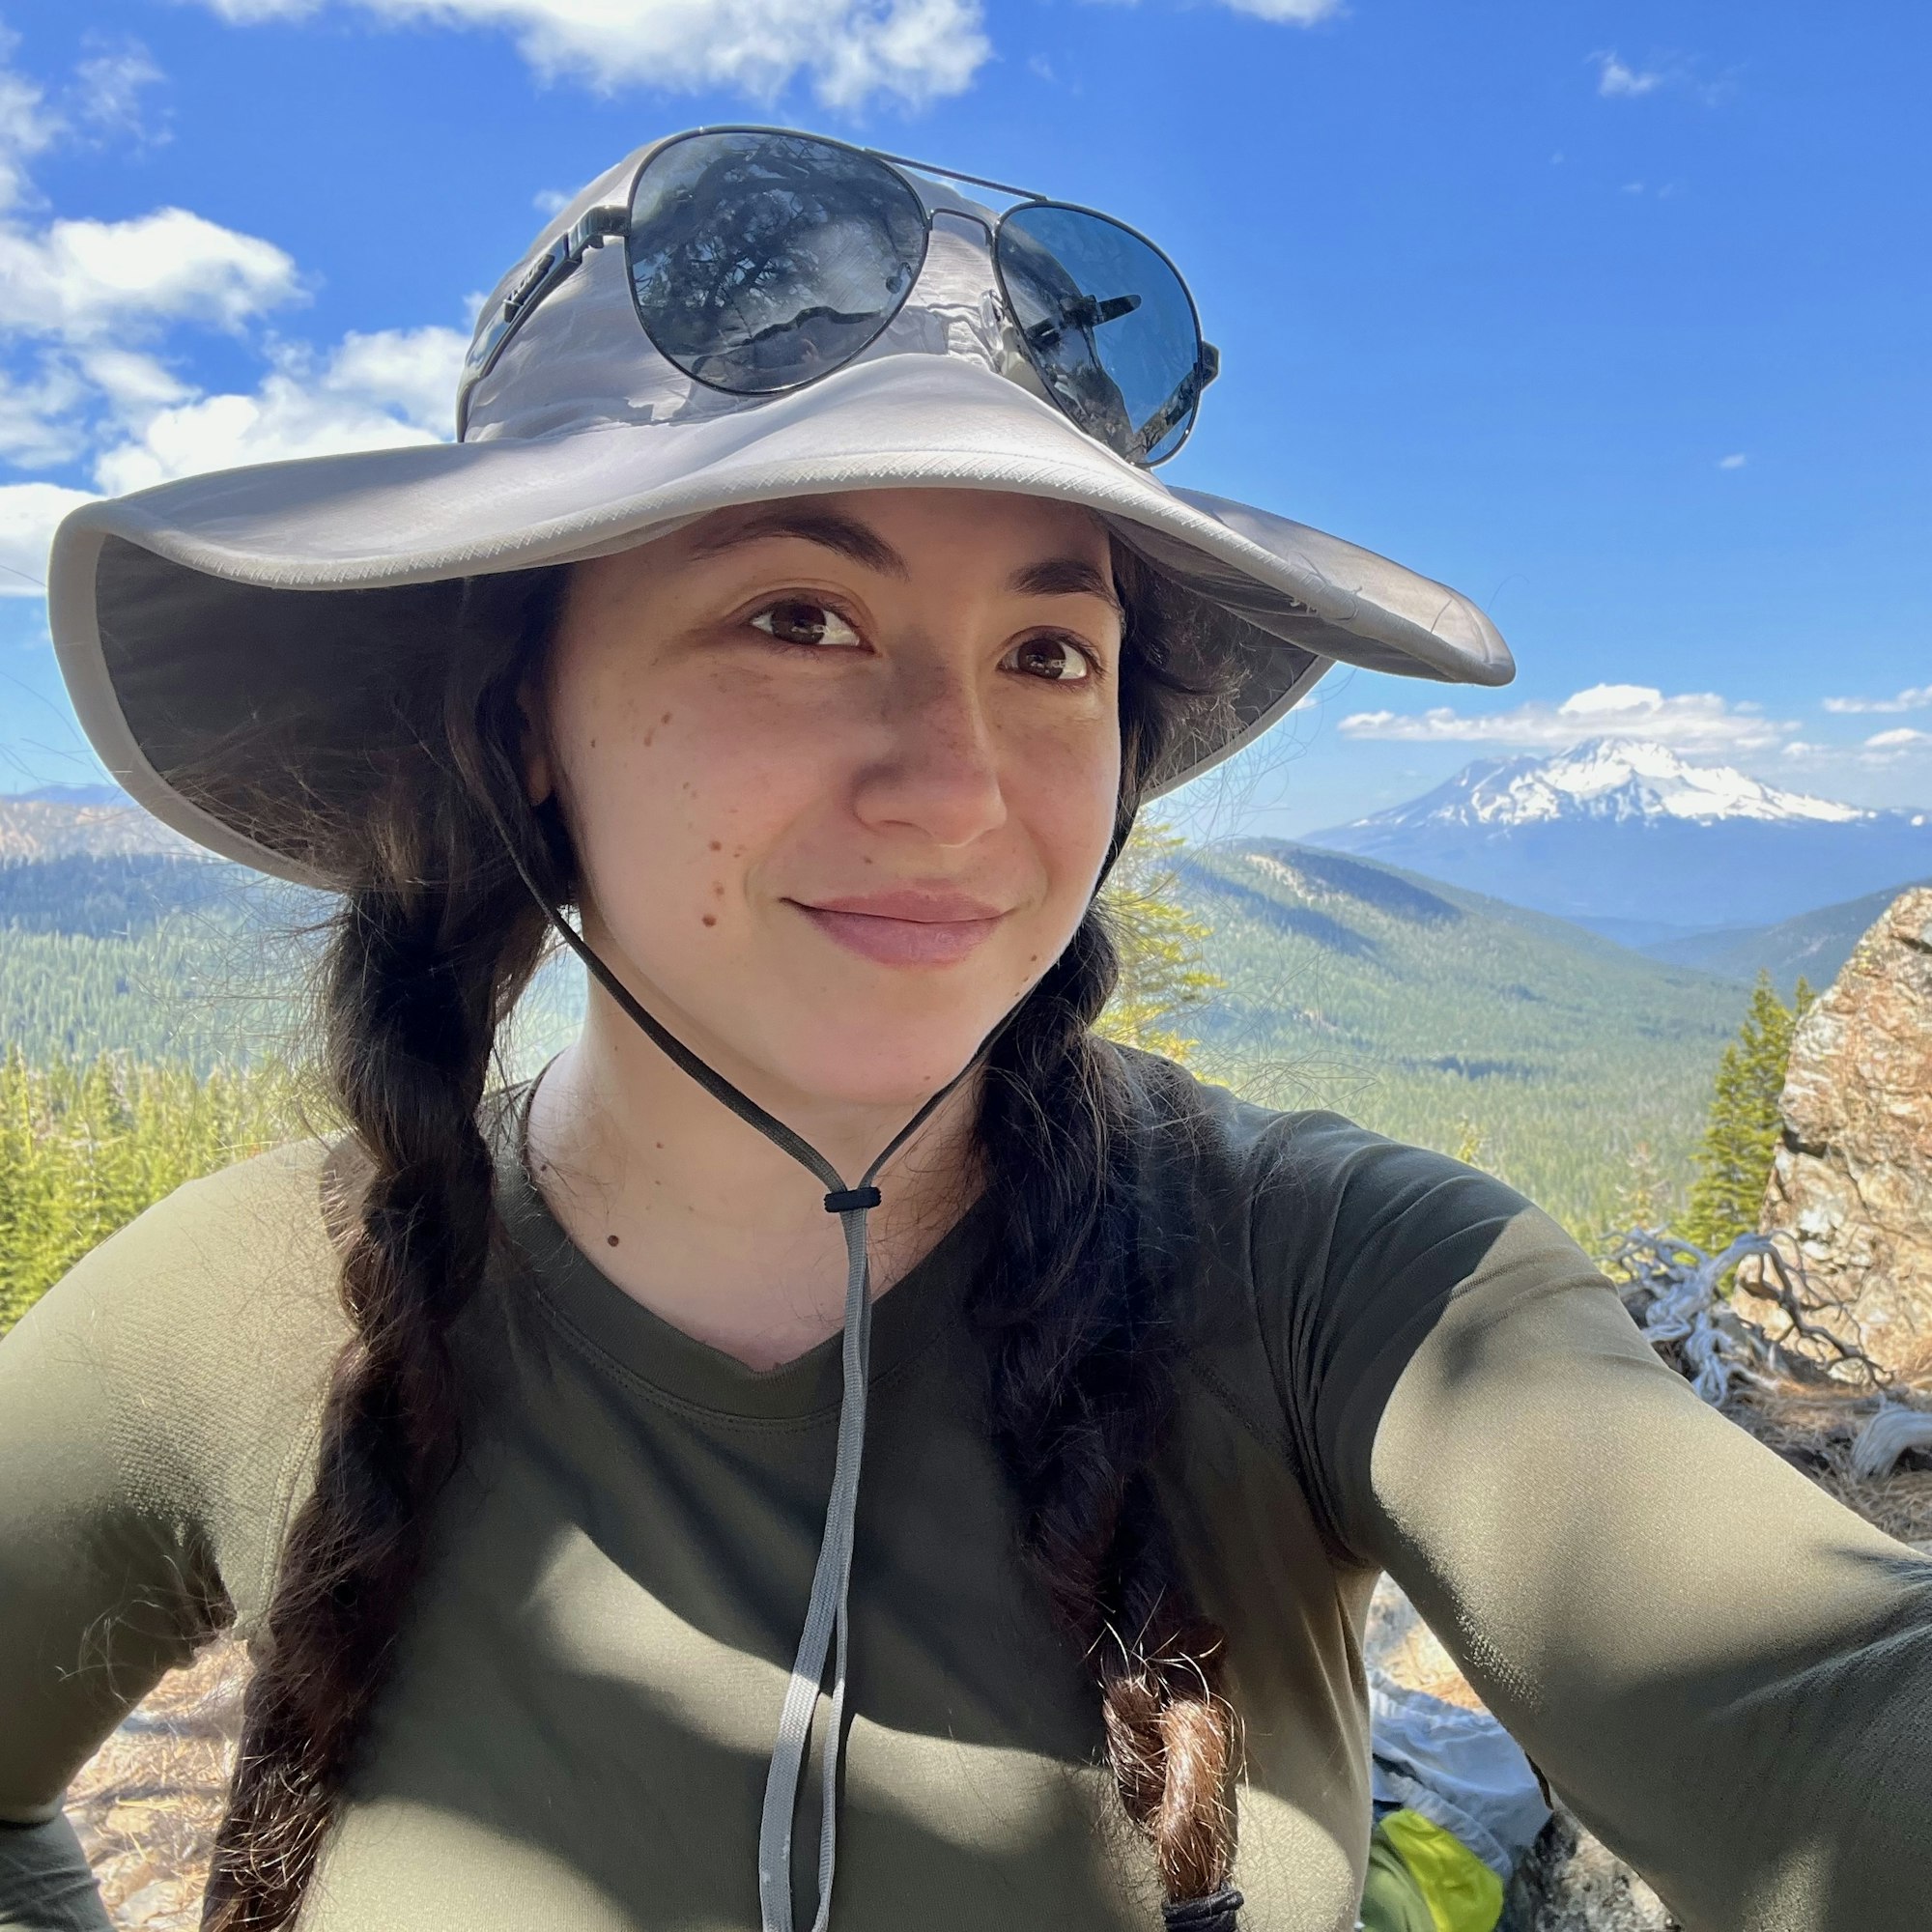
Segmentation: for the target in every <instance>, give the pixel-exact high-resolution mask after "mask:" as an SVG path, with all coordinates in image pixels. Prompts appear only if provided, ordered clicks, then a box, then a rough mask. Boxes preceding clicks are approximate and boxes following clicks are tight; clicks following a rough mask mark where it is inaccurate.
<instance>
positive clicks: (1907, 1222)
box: [1759, 887, 1932, 1369]
mask: <svg viewBox="0 0 1932 1932" xmlns="http://www.w3.org/2000/svg"><path fill="white" fill-rule="evenodd" d="M1778 1111H1779V1112H1780V1114H1781V1115H1782V1116H1783V1122H1784V1133H1783V1144H1782V1145H1781V1146H1780V1148H1779V1149H1778V1151H1777V1156H1776V1162H1775V1164H1774V1166H1773V1169H1772V1177H1771V1184H1770V1186H1769V1188H1768V1189H1767V1190H1766V1194H1765V1202H1764V1212H1763V1216H1762V1219H1761V1221H1760V1224H1759V1225H1760V1226H1761V1227H1762V1228H1763V1229H1764V1230H1765V1231H1766V1232H1768V1233H1769V1232H1776V1231H1779V1230H1781V1231H1783V1232H1785V1233H1787V1234H1789V1235H1790V1236H1793V1238H1794V1239H1795V1240H1796V1242H1797V1245H1798V1249H1799V1252H1800V1253H1801V1254H1802V1255H1803V1257H1804V1265H1805V1270H1806V1273H1807V1274H1808V1276H1809V1278H1810V1281H1811V1283H1812V1285H1813V1287H1814V1288H1816V1289H1818V1290H1821V1291H1822V1292H1823V1293H1826V1294H1829V1295H1831V1296H1833V1297H1834V1298H1837V1297H1842V1298H1843V1299H1844V1301H1845V1303H1846V1305H1847V1311H1848V1313H1849V1314H1850V1316H1851V1318H1852V1320H1853V1321H1856V1323H1857V1324H1858V1327H1859V1330H1860V1332H1861V1339H1862V1341H1863V1345H1864V1347H1865V1349H1866V1350H1867V1351H1868V1352H1869V1353H1870V1354H1872V1355H1873V1356H1874V1357H1876V1358H1877V1360H1879V1361H1880V1362H1882V1363H1885V1364H1886V1365H1887V1366H1889V1367H1891V1368H1894V1369H1911V1368H1914V1367H1932V889H1928V888H1922V887H1921V888H1918V889H1917V890H1915V891H1912V892H1909V893H1905V894H1903V895H1900V896H1899V897H1898V898H1897V899H1895V900H1893V902H1892V903H1891V905H1890V906H1889V908H1888V909H1887V910H1886V912H1885V914H1884V915H1883V916H1882V917H1881V918H1880V919H1879V921H1878V923H1876V924H1875V925H1874V926H1873V927H1872V928H1871V930H1870V931H1869V932H1867V933H1866V934H1865V936H1864V938H1863V939H1862V940H1861V941H1860V943H1859V947H1858V950H1857V951H1856V952H1854V953H1853V955H1852V958H1851V961H1850V963H1849V964H1848V965H1847V966H1846V967H1845V969H1844V971H1843V972H1842V973H1840V974H1839V976H1838V978H1837V980H1836V981H1835V982H1834V983H1833V986H1832V989H1831V991H1830V992H1828V993H1827V994H1826V995H1825V996H1824V997H1823V998H1822V999H1821V1000H1819V1001H1818V1003H1817V1004H1816V1005H1815V1006H1814V1007H1813V1008H1812V1009H1811V1010H1810V1011H1809V1012H1808V1013H1807V1014H1806V1015H1805V1016H1804V1019H1803V1020H1802V1021H1801V1022H1800V1024H1799V1027H1798V1032H1797V1037H1796V1038H1795V1039H1794V1040H1793V1042H1792V1051H1791V1063H1790V1066H1789V1069H1788V1071H1787V1073H1786V1077H1785V1086H1784V1092H1783V1094H1782V1095H1781V1097H1780V1098H1779V1101H1778Z"/></svg>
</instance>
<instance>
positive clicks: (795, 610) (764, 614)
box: [752, 597, 861, 649]
mask: <svg viewBox="0 0 1932 1932" xmlns="http://www.w3.org/2000/svg"><path fill="white" fill-rule="evenodd" d="M752 628H753V630H754V631H763V632H764V633H765V635H766V636H767V637H770V638H776V639H778V641H779V642H780V643H781V644H804V645H808V646H810V645H828V644H829V645H831V646H833V647H834V648H835V649H836V648H839V647H846V648H849V647H850V646H851V645H853V644H856V643H859V642H860V641H861V639H860V637H859V634H858V632H857V631H855V630H854V629H853V628H852V627H851V625H850V624H848V623H847V622H846V621H845V619H844V618H843V617H841V616H840V615H839V614H838V611H833V610H829V609H828V608H827V607H826V606H825V605H823V604H820V603H818V602H816V601H815V600H814V599H812V598H810V597H786V598H782V599H781V600H780V601H779V602H778V603H776V604H768V605H766V607H765V608H764V609H763V610H762V611H759V612H758V614H757V615H756V616H755V617H753V619H752Z"/></svg>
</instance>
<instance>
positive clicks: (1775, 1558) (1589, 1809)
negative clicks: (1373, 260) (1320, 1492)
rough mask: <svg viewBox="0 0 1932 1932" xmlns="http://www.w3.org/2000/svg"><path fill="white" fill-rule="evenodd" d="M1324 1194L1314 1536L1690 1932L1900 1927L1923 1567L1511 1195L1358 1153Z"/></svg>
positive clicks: (1926, 1877)
mask: <svg viewBox="0 0 1932 1932" xmlns="http://www.w3.org/2000/svg"><path fill="white" fill-rule="evenodd" d="M1335 1145H1336V1147H1337V1148H1339V1147H1341V1145H1342V1144H1341V1142H1340V1141H1339V1140H1337V1141H1336V1143H1335ZM1331 1151H1333V1150H1331ZM1331 1172H1332V1177H1333V1178H1335V1179H1336V1180H1337V1185H1336V1186H1335V1188H1334V1190H1333V1192H1332V1193H1331V1194H1330V1195H1329V1202H1330V1206H1329V1208H1328V1209H1327V1210H1326V1215H1325V1217H1324V1220H1323V1229H1322V1237H1321V1243H1320V1252H1319V1257H1317V1258H1318V1259H1319V1262H1320V1270H1319V1278H1320V1280H1321V1284H1322V1286H1321V1312H1320V1316H1319V1319H1318V1321H1316V1322H1315V1323H1314V1324H1313V1325H1312V1326H1311V1328H1310V1329H1309V1330H1308V1331H1307V1333H1308V1336H1309V1337H1310V1339H1309V1340H1308V1341H1306V1342H1305V1343H1304V1344H1303V1345H1302V1346H1301V1347H1300V1348H1299V1349H1298V1350H1296V1354H1295V1357H1294V1361H1293V1366H1292V1370H1291V1378H1292V1379H1293V1380H1295V1381H1296V1382H1298V1383H1299V1385H1300V1388H1301V1391H1302V1395H1303V1398H1304V1401H1305V1403H1306V1405H1307V1407H1306V1410H1305V1412H1312V1413H1313V1414H1314V1416H1315V1418H1316V1422H1315V1428H1314V1432H1313V1433H1314V1435H1315V1436H1316V1438H1317V1440H1318V1443H1319V1449H1318V1452H1317V1461H1318V1463H1319V1464H1320V1466H1321V1468H1322V1471H1323V1478H1324V1486H1325V1487H1326V1489H1327V1490H1328V1492H1329V1493H1328V1495H1327V1497H1326V1501H1327V1503H1328V1506H1329V1507H1330V1509H1331V1510H1332V1513H1333V1520H1334V1522H1335V1525H1336V1527H1337V1530H1338V1533H1339V1534H1340V1535H1341V1537H1342V1538H1343V1539H1344V1541H1345V1542H1346V1543H1347V1544H1349V1545H1350V1546H1351V1547H1353V1548H1355V1549H1357V1550H1358V1551H1360V1552H1361V1553H1363V1554H1364V1555H1366V1556H1367V1557H1369V1558H1370V1559H1372V1560H1374V1561H1377V1562H1378V1563H1380V1564H1381V1565H1382V1566H1383V1567H1384V1568H1386V1569H1387V1570H1388V1571H1389V1572H1390V1574H1391V1575H1392V1576H1393V1577H1395V1578H1396V1580H1397V1581H1398V1582H1399V1583H1401V1584H1402V1586H1403V1588H1404V1589H1405V1590H1406V1591H1407V1593H1408V1594H1409V1596H1410V1598H1411V1599H1412V1600H1413V1601H1414V1603H1415V1604H1416V1605H1417V1607H1418V1608H1419V1609H1420V1610H1421V1611H1422V1613H1423V1615H1424V1616H1425V1617H1427V1618H1428V1620H1429V1622H1430V1624H1431V1625H1432V1627H1433V1628H1434V1629H1435V1632H1436V1634H1437V1635H1438V1636H1439V1637H1440V1638H1441V1639H1442V1641H1443V1642H1444V1644H1445V1645H1447V1647H1448V1648H1449V1649H1450V1650H1451V1652H1452V1653H1453V1654H1454V1655H1455V1656H1456V1658H1457V1661H1458V1662H1460V1663H1461V1664H1462V1666H1463V1669H1464V1671H1465V1672H1466V1673H1467V1675H1468V1677H1469V1679H1470V1682H1471V1683H1472V1684H1474V1685H1475V1687H1476V1688H1477V1690H1479V1691H1480V1692H1481V1693H1482V1695H1483V1696H1484V1698H1485V1699H1486V1700H1487V1701H1488V1702H1489V1703H1490V1705H1491V1707H1492V1709H1493V1710H1494V1711H1495V1713H1496V1714H1497V1716H1498V1717H1500V1718H1501V1719H1502V1720H1503V1721H1504V1722H1505V1723H1506V1724H1507V1725H1508V1726H1509V1728H1510V1729H1511V1731H1512V1732H1513V1733H1514V1734H1515V1735H1516V1737H1517V1738H1518V1739H1519V1741H1520V1743H1521V1744H1522V1746H1523V1747H1524V1748H1525V1749H1526V1750H1527V1751H1528V1752H1529V1753H1530V1755H1531V1756H1532V1757H1533V1758H1534V1759H1535V1760H1536V1762H1537V1763H1538V1764H1539V1765H1540V1766H1541V1767H1542V1769H1543V1770H1544V1772H1545V1773H1546V1774H1547V1776H1548V1777H1549V1779H1550V1781H1551V1783H1552V1784H1553V1785H1554V1786H1555V1787H1556V1788H1557V1790H1558V1791H1560V1792H1561V1794H1562V1795H1563V1797H1564V1798H1565V1799H1566V1800H1567V1802H1568V1803H1569V1804H1571V1806H1572V1807H1573V1808H1574V1809H1575V1810H1576V1811H1577V1814H1578V1816H1579V1817H1581V1818H1582V1819H1583V1821H1584V1822H1585V1823H1586V1824H1588V1825H1589V1826H1590V1828H1591V1829H1592V1830H1593V1831H1595V1832H1597V1833H1599V1834H1600V1835H1601V1836H1602V1837H1603V1838H1604V1839H1605V1842H1606V1843H1607V1844H1609V1845H1610V1846H1612V1847H1613V1848H1614V1849H1615V1850H1616V1851H1617V1852H1618V1853H1620V1854H1621V1855H1622V1856H1623V1857H1624V1858H1626V1859H1628V1860H1629V1861H1630V1862H1631V1863H1632V1864H1634V1865H1635V1866H1636V1867H1637V1868H1638V1869H1639V1870H1640V1871H1641V1872H1642V1873H1643V1874H1644V1876H1645V1877H1646V1878H1647V1879H1649V1880H1650V1881H1651V1883H1652V1884H1654V1885H1655V1886H1656V1887H1657V1889H1658V1890H1659V1891H1660V1892H1661V1893H1662V1895H1663V1896H1664V1898H1665V1899H1666V1900H1667V1901H1668V1902H1669V1904H1670V1905H1671V1907H1672V1909H1673V1910H1674V1911H1675V1912H1676V1913H1677V1914H1678V1916H1679V1917H1680V1918H1683V1919H1684V1921H1685V1922H1686V1923H1687V1924H1688V1925H1689V1926H1690V1927H1691V1928H1693V1932H1767V1928H1776V1932H1845V1928H1851V1927H1857V1928H1859V1932H1906V1928H1908V1927H1918V1926H1921V1925H1923V1924H1924V1923H1926V1921H1927V1905H1926V1899H1927V1897H1928V1895H1932V1561H1928V1560H1926V1559H1925V1558H1923V1557H1920V1556H1918V1555H1917V1554H1915V1552H1914V1551H1912V1550H1911V1549H1910V1548H1907V1547H1906V1546H1904V1545H1902V1544H1899V1543H1896V1542H1894V1541H1892V1540H1891V1539H1890V1538H1889V1537H1887V1536H1884V1535H1881V1534H1880V1533H1879V1532H1878V1531H1877V1530H1875V1529H1872V1528H1871V1527H1870V1526H1869V1525H1867V1524H1866V1523H1865V1522H1863V1521H1862V1520H1861V1519H1860V1518H1858V1517H1856V1516H1854V1515H1853V1514H1852V1513H1851V1512H1850V1511H1848V1510H1846V1509H1844V1508H1842V1507H1840V1506H1839V1505H1838V1504H1837V1503H1835V1502H1833V1500H1832V1499H1831V1498H1830V1497H1828V1496H1827V1495H1826V1494H1825V1493H1824V1492H1822V1491H1820V1490H1819V1489H1817V1488H1816V1487H1815V1486H1814V1485H1812V1484H1811V1483H1809V1482H1807V1481H1806V1480H1805V1479H1804V1477H1803V1476H1801V1475H1800V1474H1798V1473H1797V1471H1795V1470H1794V1469H1792V1468H1791V1467H1789V1466H1788V1465H1787V1464H1786V1463H1783V1462H1782V1461H1781V1460H1780V1459H1779V1458H1778V1457H1776V1456H1775V1455H1774V1454H1773V1453H1772V1452H1771V1451H1770V1450H1768V1449H1766V1448H1764V1447H1763V1446H1762V1445H1761V1444H1759V1443H1758V1442H1756V1441H1754V1440H1753V1439H1752V1438H1751V1437H1750V1436H1749V1435H1747V1434H1746V1433H1745V1432H1744V1431H1743V1430H1741V1429H1739V1428H1737V1427H1736V1426H1735V1425H1734V1424H1732V1423H1730V1422H1727V1421H1726V1420H1724V1419H1723V1418H1722V1417H1721V1416H1719V1415H1718V1414H1717V1413H1716V1412H1715V1411H1714V1410H1712V1409H1711V1408H1709V1407H1708V1406H1706V1405H1705V1404H1704V1403H1702V1402H1701V1401H1699V1400H1698V1398H1697V1397H1696V1396H1695V1395H1694V1394H1693V1393H1692V1392H1691V1390H1690V1387H1689V1385H1688V1384H1687V1383H1686V1382H1685V1381H1684V1380H1683V1379H1682V1378H1680V1377H1678V1376H1677V1375H1675V1374H1674V1373H1673V1372H1672V1371H1670V1370H1669V1369H1667V1368H1666V1367H1664V1366H1663V1364H1662V1362H1660V1361H1659V1360H1658V1359H1657V1357H1656V1355H1655V1354H1654V1353H1653V1351H1652V1350H1651V1349H1650V1348H1649V1347H1648V1345H1647V1344H1646V1343H1645V1342H1644V1341H1643V1339H1642V1338H1641V1336H1640V1335H1639V1333H1638V1331H1637V1329H1636V1326H1635V1324H1634V1322H1633V1321H1631V1319H1630V1317H1629V1316H1628V1315H1627V1314H1626V1312H1625V1311H1624V1308H1623V1306H1622V1303H1621V1302H1620V1301H1619V1299H1618V1297H1617V1295H1616V1293H1615V1291H1614V1290H1613V1289H1612V1288H1611V1287H1610V1286H1609V1285H1608V1284H1607V1283H1606V1282H1605V1281H1604V1280H1603V1278H1602V1277H1601V1275H1600V1274H1599V1273H1598V1272H1597V1270H1596V1269H1595V1268H1594V1267H1592V1266H1591V1264H1590V1263H1589V1262H1588V1260H1587V1259H1586V1258H1585V1257H1584V1255H1583V1254H1582V1253H1581V1251H1580V1250H1579V1249H1578V1248H1577V1246H1576V1244H1575V1243H1574V1242H1573V1241H1572V1240H1571V1239H1570V1238H1569V1237H1568V1236H1566V1235H1565V1234H1564V1233H1563V1232H1562V1230H1561V1229H1559V1228H1558V1227H1557V1226H1556V1225H1555V1224H1554V1223H1553V1222H1552V1221H1550V1220H1549V1219H1548V1217H1547V1216H1545V1215H1543V1214H1542V1213H1540V1212H1539V1211H1538V1210H1536V1209H1535V1208H1531V1207H1529V1206H1528V1205H1527V1204H1525V1203H1523V1202H1522V1201H1521V1200H1520V1197H1517V1196H1516V1195H1514V1194H1512V1193H1511V1192H1510V1190H1508V1189H1506V1188H1504V1187H1502V1186H1501V1185H1500V1184H1499V1183H1497V1182H1494V1181H1492V1180H1491V1179H1488V1178H1487V1177H1484V1176H1479V1175H1475V1174H1473V1173H1471V1172H1470V1171H1469V1170H1467V1169H1465V1168H1463V1167H1461V1166H1460V1165H1459V1164H1458V1163H1455V1162H1453V1161H1449V1160H1447V1159H1445V1158H1442V1157H1440V1156H1436V1155H1433V1154H1422V1153H1418V1152H1416V1151H1414V1150H1410V1149H1399V1148H1392V1147H1390V1146H1389V1144H1387V1143H1378V1142H1375V1141H1374V1139H1373V1137H1370V1136H1359V1137H1358V1138H1357V1139H1356V1140H1355V1141H1353V1142H1352V1143H1350V1145H1349V1146H1348V1148H1347V1150H1346V1151H1345V1153H1344V1156H1343V1157H1342V1159H1341V1163H1340V1166H1339V1167H1337V1168H1334V1169H1332V1171H1331ZM1315 1192H1316V1193H1318V1194H1319V1193H1320V1192H1321V1190H1320V1189H1319V1188H1317V1189H1316V1190H1315ZM1302 1199H1303V1205H1304V1207H1306V1206H1307V1205H1310V1196H1309V1194H1308V1193H1307V1191H1306V1189H1304V1190H1303V1194H1302ZM1284 1225H1285V1224H1284ZM1300 1238H1302V1239H1305V1238H1306V1231H1305V1230H1304V1231H1303V1234H1302V1236H1301V1237H1300Z"/></svg>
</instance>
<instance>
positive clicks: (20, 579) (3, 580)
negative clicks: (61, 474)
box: [0, 483, 94, 597]
mask: <svg viewBox="0 0 1932 1932" xmlns="http://www.w3.org/2000/svg"><path fill="white" fill-rule="evenodd" d="M93 500H94V499H93V497H92V496H91V495H90V494H89V493H88V492H87V491H85V490H64V489H63V488H62V487H61V486H60V485H59V484H58V483H9V484H6V485H4V486H0V597H39V596H41V595H42V594H43V588H42V586H43V583H44V582H45V581H46V575H47V546H48V545H49V544H50V543H52V542H53V540H54V526H55V525H56V524H57V523H59V522H60V520H61V519H62V518H63V517H64V516H66V515H67V513H68V512H69V511H70V510H77V509H78V508H79V507H80V506H81V504H83V503H88V502H92V501H93Z"/></svg>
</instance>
